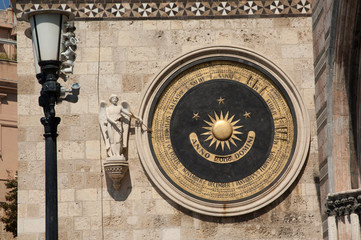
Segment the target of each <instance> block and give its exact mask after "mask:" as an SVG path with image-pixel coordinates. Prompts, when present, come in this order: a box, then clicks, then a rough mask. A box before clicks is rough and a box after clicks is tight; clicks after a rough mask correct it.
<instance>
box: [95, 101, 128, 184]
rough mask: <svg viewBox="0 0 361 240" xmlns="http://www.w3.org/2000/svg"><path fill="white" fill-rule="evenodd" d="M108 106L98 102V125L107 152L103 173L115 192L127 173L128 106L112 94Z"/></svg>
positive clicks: (103, 102)
mask: <svg viewBox="0 0 361 240" xmlns="http://www.w3.org/2000/svg"><path fill="white" fill-rule="evenodd" d="M109 102H110V105H109V106H107V104H106V103H105V101H101V102H100V108H99V125H100V130H101V133H102V136H103V140H104V143H105V148H106V152H107V158H106V162H105V163H104V170H105V173H106V174H107V175H108V176H109V177H110V179H111V180H112V181H113V187H114V189H115V190H119V189H120V182H121V180H122V179H123V177H124V175H125V174H126V173H127V171H128V166H129V164H128V161H127V159H126V156H125V152H126V151H125V149H126V148H127V144H128V135H129V125H130V116H131V113H130V106H129V103H128V102H126V101H122V102H121V103H120V104H118V102H119V97H118V96H117V95H115V94H112V95H111V96H110V97H109Z"/></svg>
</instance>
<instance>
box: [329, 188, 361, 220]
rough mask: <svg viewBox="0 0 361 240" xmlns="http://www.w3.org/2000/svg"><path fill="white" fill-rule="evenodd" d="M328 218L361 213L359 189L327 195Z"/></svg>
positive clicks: (360, 190) (360, 192)
mask: <svg viewBox="0 0 361 240" xmlns="http://www.w3.org/2000/svg"><path fill="white" fill-rule="evenodd" d="M325 205H326V213H327V214H328V215H329V216H345V215H350V214H351V213H356V214H358V213H360V212H361V189H356V190H350V191H346V192H340V193H335V194H329V195H328V196H327V200H326V204H325Z"/></svg>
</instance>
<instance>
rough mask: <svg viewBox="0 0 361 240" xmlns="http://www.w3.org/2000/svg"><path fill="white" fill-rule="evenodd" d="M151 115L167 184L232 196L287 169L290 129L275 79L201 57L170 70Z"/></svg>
mask: <svg viewBox="0 0 361 240" xmlns="http://www.w3.org/2000/svg"><path fill="white" fill-rule="evenodd" d="M151 116H152V117H151V119H150V124H151V126H152V130H153V131H152V134H150V135H149V141H150V145H151V148H152V153H153V156H154V159H155V162H156V164H157V166H158V168H159V169H160V171H161V172H162V174H163V175H164V176H165V177H166V178H167V179H168V181H169V182H170V183H171V184H172V185H173V186H174V187H176V188H177V189H179V190H180V191H182V192H183V193H185V194H187V195H189V196H191V197H193V198H196V199H200V200H202V201H205V202H212V203H231V202H240V201H244V200H247V199H250V198H253V197H256V196H257V195H259V194H261V193H263V192H264V191H267V190H268V189H269V188H270V187H271V186H272V185H273V184H274V183H275V182H276V181H277V180H278V179H279V178H280V176H282V174H283V173H284V171H285V170H286V169H287V166H288V164H289V162H290V159H291V158H292V154H293V152H294V147H295V140H296V137H297V131H296V129H297V128H296V121H295V119H294V116H293V109H292V105H291V104H290V101H289V99H288V97H287V95H286V94H285V93H284V92H283V90H282V87H281V86H279V85H278V84H277V82H275V81H274V80H273V79H272V78H271V77H270V76H268V75H266V74H264V73H263V72H261V71H260V70H258V69H256V68H253V67H252V66H249V65H246V64H243V63H240V62H235V61H227V60H222V61H220V60H219V61H208V62H205V63H201V64H198V65H195V66H194V67H191V68H189V69H188V70H186V71H184V72H182V73H180V74H178V75H177V76H175V78H173V79H172V80H171V81H168V82H167V85H166V86H165V87H164V88H163V89H162V91H161V92H160V93H159V95H158V98H157V101H156V102H155V103H154V104H153V106H152V108H151Z"/></svg>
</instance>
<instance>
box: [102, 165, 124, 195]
mask: <svg viewBox="0 0 361 240" xmlns="http://www.w3.org/2000/svg"><path fill="white" fill-rule="evenodd" d="M128 169H129V163H128V161H126V160H107V161H106V162H105V163H104V171H105V173H106V174H107V175H108V176H109V178H110V179H111V180H112V181H113V187H114V189H115V190H116V191H118V190H119V189H120V187H121V184H120V183H121V181H122V179H123V178H124V176H125V174H126V173H127V172H128Z"/></svg>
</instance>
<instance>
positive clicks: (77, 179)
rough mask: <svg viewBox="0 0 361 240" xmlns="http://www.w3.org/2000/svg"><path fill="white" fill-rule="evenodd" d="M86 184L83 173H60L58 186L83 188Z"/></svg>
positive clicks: (61, 187)
mask: <svg viewBox="0 0 361 240" xmlns="http://www.w3.org/2000/svg"><path fill="white" fill-rule="evenodd" d="M83 185H84V181H83V174H82V173H71V172H70V173H59V174H58V188H59V189H66V188H75V189H78V188H82V187H83Z"/></svg>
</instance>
